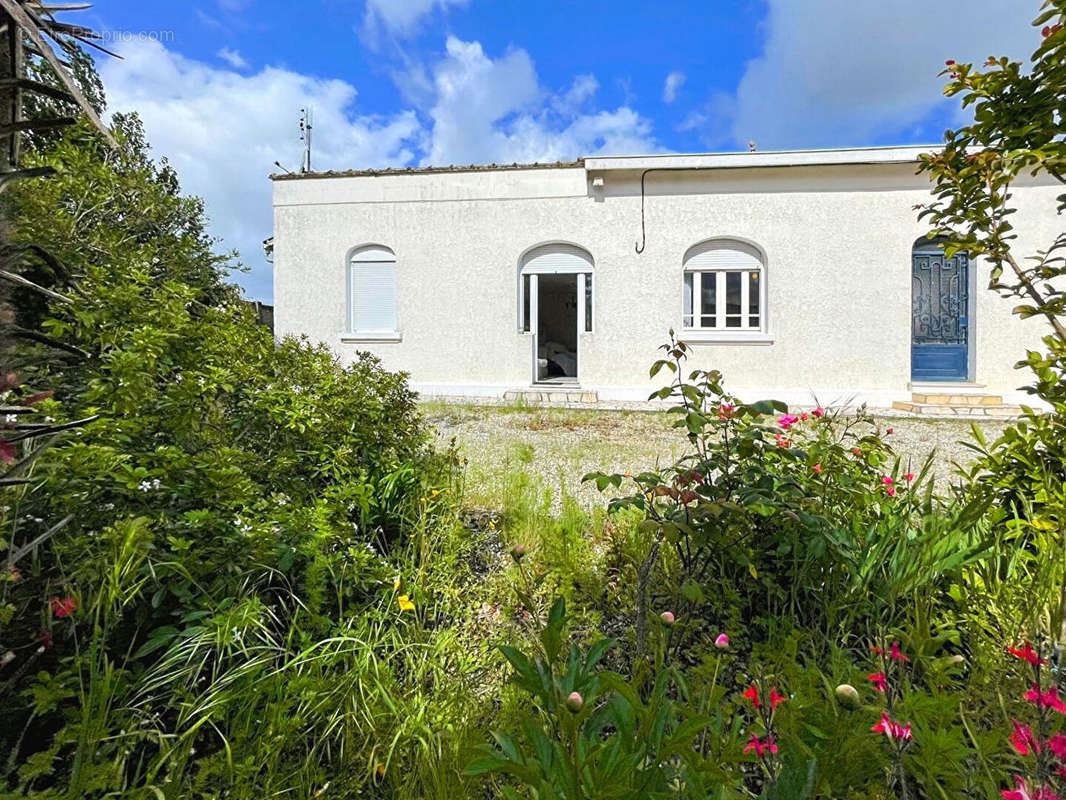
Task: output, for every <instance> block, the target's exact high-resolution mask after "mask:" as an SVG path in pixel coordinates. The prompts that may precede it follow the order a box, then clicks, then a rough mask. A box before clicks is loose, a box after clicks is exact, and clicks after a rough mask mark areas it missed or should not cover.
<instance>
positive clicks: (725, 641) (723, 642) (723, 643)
mask: <svg viewBox="0 0 1066 800" xmlns="http://www.w3.org/2000/svg"><path fill="white" fill-rule="evenodd" d="M714 646H715V647H717V648H718V649H719V650H726V649H727V648H728V647H729V637H728V636H726V635H725V634H724V633H720V634H718V638H717V639H715V640H714Z"/></svg>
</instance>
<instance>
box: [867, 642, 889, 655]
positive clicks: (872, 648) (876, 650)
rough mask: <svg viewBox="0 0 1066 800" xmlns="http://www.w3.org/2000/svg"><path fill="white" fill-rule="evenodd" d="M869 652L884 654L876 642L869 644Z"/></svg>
mask: <svg viewBox="0 0 1066 800" xmlns="http://www.w3.org/2000/svg"><path fill="white" fill-rule="evenodd" d="M870 652H871V653H874V654H876V655H879V656H883V655H884V654H885V651H884V650H883V649H882V648H880V647H878V646H877V645H876V644H872V645H870Z"/></svg>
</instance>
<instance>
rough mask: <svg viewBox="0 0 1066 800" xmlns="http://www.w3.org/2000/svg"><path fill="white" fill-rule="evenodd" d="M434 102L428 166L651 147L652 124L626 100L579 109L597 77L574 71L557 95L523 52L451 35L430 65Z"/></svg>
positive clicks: (593, 89)
mask: <svg viewBox="0 0 1066 800" xmlns="http://www.w3.org/2000/svg"><path fill="white" fill-rule="evenodd" d="M433 84H434V87H435V100H434V104H433V106H432V108H431V109H430V110H429V117H430V119H431V121H432V129H431V131H430V134H429V146H428V148H427V153H426V156H425V158H424V159H423V163H426V164H466V163H484V162H497V163H510V162H513V161H518V162H532V161H555V160H564V161H565V160H570V159H573V158H577V157H578V156H581V155H589V154H593V153H602V152H641V151H645V152H646V151H650V150H654V149H656V145H655V142H654V139H653V138H652V131H651V123H650V122H649V121H647V120H646V119H644V118H643V117H641V116H640V115H639V114H637V113H636V112H635V111H633V110H632V109H631V108H629V107H627V106H622V107H620V108H617V109H615V110H614V111H599V112H592V113H581V111H580V108H581V107H583V106H584V105H585V104H586V103H588V102H589V101H590V100H591V99H592V97H593V95H594V94H595V92H596V90H597V88H598V87H599V83H598V82H597V81H596V79H595V78H594V77H593V76H591V75H582V76H578V78H576V79H575V81H574V83H573V85H572V86H571V87H570V88H569V89H568V90H567V91H565V92H563V93H562V94H560V95H552V94H550V93H549V92H546V91H545V90H544V89H542V88H541V86H540V83H539V81H538V79H537V74H536V69H535V68H534V66H533V61H532V59H531V58H530V57H529V54H528V53H526V51H525V50H521V49H511V50H509V51H507V52H506V53H505V54H504V55H503V56H501V57H500V58H498V59H495V60H494V59H492V58H490V57H489V56H487V55H486V54H485V52H484V50H483V49H482V47H481V45H480V44H479V43H478V42H464V41H461V40H460V39H457V38H455V37H449V38H448V40H447V43H446V55H445V57H444V59H443V60H441V61H440V62H439V63H438V64H437V65H436V66H435V67H434V69H433Z"/></svg>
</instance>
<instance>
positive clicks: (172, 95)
mask: <svg viewBox="0 0 1066 800" xmlns="http://www.w3.org/2000/svg"><path fill="white" fill-rule="evenodd" d="M1038 5H1039V3H1038V2H1037V0H1031V1H1030V0H969V1H968V2H967V3H966V4H965V5H964V6H962V7H960V6H958V5H957V4H948V3H940V4H929V3H928V1H927V0H877V2H875V1H874V0H719V1H718V2H711V1H710V0H702V2H699V1H696V0H693V1H692V2H671V1H670V0H663V2H658V3H648V2H640V1H639V0H612V1H610V2H608V1H607V0H595V1H593V2H543V1H542V2H529V1H528V0H527V2H517V1H516V0H305V2H302V3H292V2H281V0H155V1H154V2H150V3H145V2H143V0H142V1H141V2H134V0H97V2H96V4H95V6H94V7H93V8H92V9H91V10H90V11H88V12H83V13H80V14H78V15H76V16H77V20H78V21H79V22H81V23H83V24H87V25H90V26H92V27H95V28H96V29H97V30H100V31H103V32H104V34H105V36H107V37H109V39H110V41H111V42H112V46H113V47H115V48H116V49H117V50H118V51H119V52H120V53H122V54H123V56H124V57H125V58H124V59H123V60H121V61H116V60H107V61H101V71H102V75H103V77H104V82H105V85H106V87H107V89H108V95H109V101H110V102H111V105H112V108H113V109H116V110H137V111H138V112H139V113H141V115H142V117H143V118H144V121H145V126H146V128H147V131H148V137H149V140H150V141H151V142H152V145H153V149H154V152H155V154H156V155H157V156H158V157H164V156H165V157H167V158H168V159H169V160H170V161H171V162H172V163H174V165H175V166H176V168H177V170H178V173H179V176H180V177H181V179H182V183H183V186H184V188H185V189H186V190H187V191H189V192H191V193H194V194H198V195H201V196H203V197H204V198H205V200H206V203H207V210H208V214H209V216H210V217H211V221H212V230H213V232H214V234H215V235H216V236H218V237H219V239H220V248H222V249H229V248H236V249H238V250H239V251H240V253H241V259H242V261H243V262H244V263H245V264H246V265H247V266H248V267H249V269H250V272H249V273H247V274H243V275H240V276H238V277H237V280H238V281H239V282H240V283H241V284H242V285H243V286H244V287H245V289H246V292H247V293H248V295H249V296H250V297H254V298H258V299H264V300H269V299H270V296H271V272H270V266H269V264H267V263H266V262H265V260H264V259H263V257H262V253H261V250H260V247H259V243H260V242H261V241H262V239H264V238H266V237H267V236H269V235H270V233H271V211H270V186H269V182H268V181H267V179H266V176H267V174H268V173H270V172H271V171H274V167H273V163H274V161H275V160H278V161H280V162H281V163H282V164H283V165H285V166H287V167H289V168H290V169H293V168H295V167H296V166H298V164H299V160H300V151H301V145H300V142H299V140H298V131H297V127H296V126H297V121H298V117H299V109H300V107H301V105H304V104H310V105H312V106H313V107H314V110H315V122H316V127H315V156H314V158H315V163H314V166H315V167H316V168H318V169H345V168H365V167H381V166H401V165H423V164H451V163H471V162H478V163H484V162H492V161H497V162H508V163H509V162H512V161H519V162H526V161H538V160H540V161H543V160H557V159H563V160H568V159H573V158H577V157H579V156H584V155H592V154H599V153H633V152H659V151H678V152H702V151H708V150H711V151H720V150H737V149H747V142H748V141H749V140H754V141H755V142H756V143H757V146H758V147H759V149H762V150H767V149H788V148H804V147H848V146H863V145H882V144H897V143H919V142H920V143H925V142H935V141H938V140H939V139H940V138H941V136H942V133H943V130H944V128H945V127H947V126H948V125H950V124H953V123H954V122H957V121H958V120H959V119H960V118H959V116H958V113H959V112H958V111H957V110H956V108H955V104H953V103H951V102H946V101H945V100H944V99H943V98H942V96H941V94H940V86H941V79H939V78H938V77H937V72H938V71H939V70H940V69H941V67H942V66H943V62H944V60H945V59H947V58H956V59H959V60H983V59H984V58H986V57H987V56H988V55H990V54H993V53H995V54H1007V55H1011V56H1013V57H1019V58H1023V57H1025V56H1026V55H1028V53H1029V52H1030V51H1031V50H1032V49H1033V48H1034V47H1035V45H1036V42H1037V35H1036V34H1035V33H1034V32H1033V31H1032V29H1031V28H1030V27H1029V24H1028V23H1029V20H1030V19H1031V17H1033V16H1035V13H1036V11H1037V7H1038ZM71 16H72V18H73V16H74V15H71Z"/></svg>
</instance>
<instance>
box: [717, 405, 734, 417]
mask: <svg viewBox="0 0 1066 800" xmlns="http://www.w3.org/2000/svg"><path fill="white" fill-rule="evenodd" d="M736 412H737V407H736V406H735V405H733V404H732V403H722V404H721V405H720V406H718V419H723V420H724V419H730V418H731V417H733V416H735V415H736Z"/></svg>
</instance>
